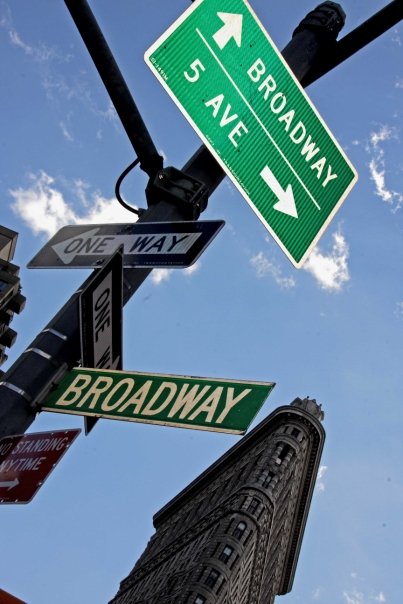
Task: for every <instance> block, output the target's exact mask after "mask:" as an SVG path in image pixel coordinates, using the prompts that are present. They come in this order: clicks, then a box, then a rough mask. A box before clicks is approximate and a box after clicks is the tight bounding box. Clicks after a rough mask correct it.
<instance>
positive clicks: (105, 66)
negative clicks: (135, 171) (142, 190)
mask: <svg viewBox="0 0 403 604" xmlns="http://www.w3.org/2000/svg"><path fill="white" fill-rule="evenodd" d="M65 4H66V6H67V8H68V10H69V11H70V14H71V16H72V18H73V21H74V23H75V24H76V27H77V29H78V31H79V32H80V34H81V37H82V39H83V41H84V43H85V45H86V47H87V50H88V52H89V53H90V55H91V58H92V60H93V61H94V64H95V67H96V68H97V70H98V73H99V75H100V76H101V79H102V81H103V83H104V85H105V88H106V90H107V91H108V94H109V96H110V98H111V101H112V103H113V105H114V107H115V109H116V111H117V114H118V116H119V118H120V121H121V122H122V124H123V127H124V129H125V130H126V134H127V136H128V137H129V140H130V142H131V144H132V145H133V148H134V150H135V152H136V154H137V156H138V158H139V160H140V167H141V169H142V170H144V172H146V173H147V174H148V176H150V177H154V176H155V174H156V173H157V171H158V170H160V169H161V168H162V163H163V159H162V157H161V156H160V155H159V153H158V151H157V149H156V148H155V146H154V143H153V141H152V139H151V137H150V134H149V132H148V130H147V128H146V125H145V123H144V122H143V118H142V117H141V115H140V112H139V110H138V109H137V106H136V104H135V102H134V100H133V97H132V95H131V94H130V91H129V89H128V87H127V84H126V82H125V80H124V79H123V76H122V74H121V72H120V69H119V67H118V65H117V63H116V61H115V59H114V57H113V55H112V53H111V51H110V49H109V46H108V44H107V43H106V40H105V38H104V35H103V33H102V31H101V29H100V27H99V25H98V23H97V22H96V20H95V18H94V15H93V13H92V11H91V9H90V7H89V5H88V3H87V1H86V0H65Z"/></svg>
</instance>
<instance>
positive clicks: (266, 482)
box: [263, 472, 274, 487]
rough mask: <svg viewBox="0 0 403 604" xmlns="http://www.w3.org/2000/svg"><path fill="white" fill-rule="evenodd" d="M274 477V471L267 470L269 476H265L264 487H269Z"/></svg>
mask: <svg viewBox="0 0 403 604" xmlns="http://www.w3.org/2000/svg"><path fill="white" fill-rule="evenodd" d="M273 478H274V472H267V476H265V478H264V480H263V486H264V487H268V486H269V484H270V483H271V481H272V480H273Z"/></svg>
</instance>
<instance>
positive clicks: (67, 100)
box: [0, 0, 119, 142]
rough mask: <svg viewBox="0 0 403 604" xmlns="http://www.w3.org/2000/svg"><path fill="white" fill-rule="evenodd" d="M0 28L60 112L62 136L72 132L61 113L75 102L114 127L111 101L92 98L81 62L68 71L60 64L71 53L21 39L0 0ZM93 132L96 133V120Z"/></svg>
mask: <svg viewBox="0 0 403 604" xmlns="http://www.w3.org/2000/svg"><path fill="white" fill-rule="evenodd" d="M0 28H1V29H3V30H4V31H5V32H6V34H7V36H8V40H9V43H10V45H11V46H12V47H13V48H14V49H15V51H16V53H20V54H21V53H23V54H24V55H25V57H26V58H27V59H28V60H31V61H32V63H33V69H32V73H36V74H37V76H38V80H39V82H40V85H41V86H42V88H43V90H44V91H45V95H46V99H47V100H48V102H49V103H51V104H52V106H53V108H54V110H55V114H56V115H59V116H60V117H59V119H58V125H59V126H60V128H61V132H62V134H63V136H64V138H65V139H66V140H68V141H69V142H72V141H73V136H72V133H71V129H70V128H69V127H67V124H66V122H65V121H64V118H63V117H62V116H65V115H66V113H68V112H69V111H70V114H71V115H73V113H72V112H71V109H76V107H75V104H77V105H79V110H82V108H83V107H84V108H85V110H86V111H88V112H90V113H91V114H92V115H94V116H95V117H96V118H97V119H98V121H100V122H101V123H113V125H114V127H118V122H119V120H118V117H117V114H116V110H115V108H114V106H113V104H112V102H111V101H110V100H109V99H108V100H107V101H106V103H105V104H104V101H103V100H101V101H98V100H97V99H96V98H94V94H93V93H92V92H91V89H90V86H89V83H88V81H87V75H86V72H85V70H83V69H82V67H81V65H78V66H77V68H76V69H73V70H71V71H67V70H66V69H63V68H62V65H63V64H65V63H70V62H71V61H73V60H74V55H73V54H71V53H70V52H67V51H65V50H64V49H63V48H59V47H57V46H47V45H46V44H44V43H43V42H41V41H37V40H35V41H34V42H32V41H30V40H27V39H25V38H24V37H23V36H22V35H21V33H20V32H19V31H18V30H17V29H16V27H15V26H14V24H13V18H12V13H11V10H10V6H9V5H8V3H6V2H1V0H0ZM103 98H104V97H102V99H103ZM101 103H102V104H101ZM66 107H67V108H66ZM95 136H97V137H99V136H100V129H99V127H98V124H97V126H96V133H95Z"/></svg>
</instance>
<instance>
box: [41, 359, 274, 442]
mask: <svg viewBox="0 0 403 604" xmlns="http://www.w3.org/2000/svg"><path fill="white" fill-rule="evenodd" d="M273 388H274V383H273V382H245V381H238V380H231V381H229V380H221V379H215V378H196V377H187V376H176V375H163V374H158V375H154V374H150V373H137V372H126V371H125V372H123V371H115V370H112V369H109V370H102V371H101V370H98V369H84V368H77V369H73V370H72V371H71V372H70V373H68V374H67V375H66V376H65V377H64V378H63V380H62V381H61V382H60V384H59V385H58V387H57V389H56V390H54V391H53V392H51V394H50V395H49V397H48V399H47V400H46V401H45V403H44V404H43V406H42V409H43V410H44V411H56V412H60V413H73V414H78V415H89V416H93V417H106V418H109V419H121V420H127V421H133V422H145V423H151V424H162V425H164V426H178V427H182V428H195V429H198V430H212V431H216V432H230V433H232V434H243V433H244V432H245V431H246V429H247V428H248V426H249V424H250V423H251V421H252V420H253V418H254V417H255V415H256V413H257V412H258V411H259V409H260V407H261V406H262V405H263V403H264V401H265V400H266V398H267V397H268V395H269V394H270V392H271V391H272V389H273Z"/></svg>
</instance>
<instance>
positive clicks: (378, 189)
mask: <svg viewBox="0 0 403 604" xmlns="http://www.w3.org/2000/svg"><path fill="white" fill-rule="evenodd" d="M391 140H395V141H398V140H399V139H398V135H397V131H396V129H395V128H391V127H390V126H387V125H382V126H380V127H379V130H378V131H375V132H371V134H370V138H369V143H368V145H367V152H368V153H369V154H370V155H371V160H370V162H369V172H370V176H371V180H372V181H373V182H374V184H375V195H377V196H378V197H380V198H381V199H382V201H384V202H386V203H388V204H389V205H391V206H393V211H396V210H398V209H399V208H400V206H401V205H402V204H403V193H401V192H399V191H396V190H394V189H393V188H392V187H390V186H389V185H388V184H387V182H386V160H385V149H384V146H385V144H386V143H388V142H389V141H391Z"/></svg>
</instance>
